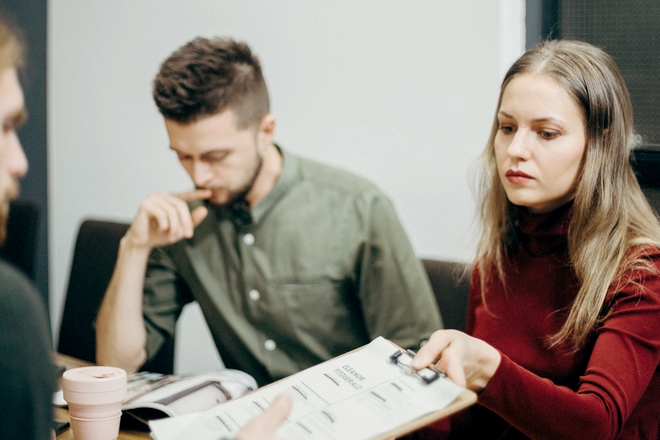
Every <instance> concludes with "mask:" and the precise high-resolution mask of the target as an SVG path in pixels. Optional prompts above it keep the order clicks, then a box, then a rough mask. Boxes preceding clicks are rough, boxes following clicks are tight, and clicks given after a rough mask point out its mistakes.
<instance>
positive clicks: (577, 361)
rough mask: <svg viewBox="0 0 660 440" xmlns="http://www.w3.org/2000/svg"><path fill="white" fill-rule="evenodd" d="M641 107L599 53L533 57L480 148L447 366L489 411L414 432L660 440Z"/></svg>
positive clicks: (659, 336)
mask: <svg viewBox="0 0 660 440" xmlns="http://www.w3.org/2000/svg"><path fill="white" fill-rule="evenodd" d="M632 147H633V125H632V108H631V104H630V98H629V95H628V91H627V89H626V86H625V83H624V80H623V78H622V77H621V74H620V73H619V70H618V68H617V67H616V65H615V63H614V61H613V60H612V59H611V58H610V57H609V56H608V55H607V54H605V53H604V52H603V51H602V50H600V49H598V48H596V47H594V46H591V45H589V44H587V43H580V42H571V41H549V42H545V43H541V44H540V45H538V46H537V47H535V48H533V49H531V50H530V51H528V52H527V53H526V54H525V55H523V56H522V57H521V58H520V59H519V60H518V61H516V63H515V64H514V65H513V66H512V67H511V69H509V71H508V73H507V75H506V76H505V79H504V82H503V84H502V88H501V92H500V98H499V102H498V107H497V115H496V119H495V123H494V126H493V131H492V133H491V137H490V140H489V143H488V146H487V148H486V150H485V152H484V156H483V158H484V171H485V172H484V175H483V176H482V177H483V181H482V186H481V188H482V205H481V211H480V218H481V221H482V232H481V237H480V242H479V246H478V249H477V258H476V262H475V265H474V269H473V273H472V277H471V287H470V298H469V306H468V316H467V329H466V333H467V334H466V333H461V332H458V331H453V330H441V331H438V332H436V333H435V334H434V335H433V336H432V337H431V339H430V340H429V342H428V343H427V344H426V345H425V346H424V347H423V348H422V349H420V351H419V353H418V354H417V356H416V357H415V360H414V364H413V365H415V366H416V367H417V368H421V367H423V366H426V365H428V364H429V363H431V362H433V360H434V359H436V358H439V362H438V365H439V367H440V368H442V369H444V370H445V371H447V373H448V375H449V377H450V378H452V379H453V380H455V381H456V382H458V383H460V384H464V385H466V386H467V387H468V388H469V389H472V390H474V391H476V392H477V393H478V395H479V398H478V403H477V405H475V406H473V407H472V408H469V409H468V410H466V411H464V412H462V413H460V414H458V415H456V416H454V417H452V418H450V419H447V420H443V421H440V422H438V423H436V424H435V425H431V426H429V427H426V428H425V429H423V430H421V431H418V432H417V433H415V434H413V436H412V437H414V438H493V439H514V438H515V439H518V438H534V439H546V438H547V439H570V438H578V439H601V438H602V439H659V438H660V368H659V365H660V224H659V223H658V220H657V219H656V217H655V216H654V214H653V212H652V210H651V208H650V206H649V205H648V203H647V201H646V199H645V197H644V195H643V194H642V191H641V189H640V187H639V185H638V183H637V180H636V178H635V175H634V173H633V171H632V168H631V166H630V164H629V156H630V152H631V149H632Z"/></svg>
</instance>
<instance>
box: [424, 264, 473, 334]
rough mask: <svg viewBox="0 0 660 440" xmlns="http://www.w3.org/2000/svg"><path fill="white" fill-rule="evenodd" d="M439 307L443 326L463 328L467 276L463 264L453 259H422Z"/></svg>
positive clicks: (465, 311) (467, 286)
mask: <svg viewBox="0 0 660 440" xmlns="http://www.w3.org/2000/svg"><path fill="white" fill-rule="evenodd" d="M422 264H423V265H424V269H425V270H426V274H427V275H428V277H429V281H430V282H431V287H432V288H433V293H434V295H435V300H436V301H437V303H438V308H440V315H442V322H443V324H444V326H445V328H452V329H456V330H461V331H462V330H465V317H466V314H467V299H468V288H469V284H470V282H469V276H468V275H467V274H466V273H465V265H464V264H462V263H456V262H453V261H440V260H431V259H422Z"/></svg>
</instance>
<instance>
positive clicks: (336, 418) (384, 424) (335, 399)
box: [149, 338, 476, 440]
mask: <svg viewBox="0 0 660 440" xmlns="http://www.w3.org/2000/svg"><path fill="white" fill-rule="evenodd" d="M396 350H397V347H396V346H394V345H393V344H392V343H391V342H389V341H387V340H386V339H384V338H377V339H375V340H374V341H372V342H371V343H370V344H368V345H367V346H365V347H364V348H362V349H360V350H356V351H353V352H350V353H348V354H346V355H343V356H340V357H337V358H334V359H331V360H329V361H326V362H324V363H322V364H319V365H316V366H314V367H311V368H308V369H306V370H304V371H301V372H300V373H297V374H294V375H292V376H289V377H288V378H285V379H282V380H280V381H278V382H276V383H274V384H272V385H269V386H266V387H263V388H261V389H259V390H257V391H255V392H252V393H249V394H248V395H246V396H243V397H241V398H239V399H236V400H232V401H231V402H227V403H225V404H223V405H219V406H217V407H214V408H213V409H210V410H208V411H206V412H203V413H201V414H197V415H196V416H191V417H186V418H178V417H175V418H172V419H169V420H163V421H153V422H151V423H150V424H149V426H150V427H151V431H152V434H151V435H152V437H153V438H154V439H156V440H179V439H189V438H194V439H196V440H206V439H208V440H217V439H218V438H222V437H223V436H228V437H231V436H233V435H235V434H236V432H238V430H239V429H240V428H241V427H242V426H243V425H244V424H245V423H246V422H247V421H248V420H250V419H251V418H252V417H254V416H256V415H258V414H260V413H261V412H262V411H263V410H265V409H266V408H267V407H268V406H269V405H270V402H272V401H273V399H274V398H275V397H276V396H277V395H278V394H280V393H283V392H286V393H289V394H290V395H291V397H292V399H293V402H294V404H293V409H292V411H291V414H290V416H289V418H288V419H287V421H285V422H284V423H283V425H282V426H281V427H280V429H279V430H278V432H277V435H278V436H279V437H282V438H288V439H325V440H332V439H338V440H339V439H347V438H351V439H373V438H379V437H380V436H383V435H385V434H387V433H390V432H397V429H401V427H406V426H412V424H414V423H416V422H418V421H419V420H420V419H422V418H424V417H426V416H428V415H429V414H432V413H433V414H441V413H442V411H443V410H445V409H446V408H447V407H448V406H449V405H450V404H452V402H454V401H455V400H459V399H457V398H458V397H459V396H463V395H466V394H470V396H469V397H468V398H467V399H466V400H465V405H464V406H466V405H468V404H471V403H473V402H474V401H475V400H476V397H475V396H474V395H473V394H474V393H471V392H469V391H467V390H466V389H465V388H463V387H460V386H458V385H456V384H455V383H454V382H452V381H450V380H448V379H446V378H445V377H438V378H437V379H434V380H425V379H424V377H422V376H421V375H419V374H417V373H415V372H413V371H412V369H410V368H409V367H406V365H401V364H398V363H396V362H392V360H391V356H392V354H393V352H396ZM464 406H461V408H462V407H464ZM438 417H440V416H438ZM427 423H428V422H427ZM420 426H421V425H420Z"/></svg>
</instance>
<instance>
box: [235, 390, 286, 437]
mask: <svg viewBox="0 0 660 440" xmlns="http://www.w3.org/2000/svg"><path fill="white" fill-rule="evenodd" d="M292 405H293V401H292V400H291V396H290V395H289V394H287V393H282V394H280V395H279V396H277V397H276V398H275V400H273V403H272V404H271V405H270V407H268V409H267V410H266V411H264V412H263V413H261V414H259V415H258V416H256V417H255V418H253V419H252V420H250V421H249V422H248V423H247V424H246V425H245V426H244V427H243V429H241V430H240V432H239V433H238V435H237V436H236V439H237V440H257V439H260V440H265V439H269V440H271V439H272V440H275V439H276V437H275V431H277V428H278V427H279V426H280V424H282V422H283V421H284V420H286V418H287V417H288V416H289V413H290V412H291V407H292Z"/></svg>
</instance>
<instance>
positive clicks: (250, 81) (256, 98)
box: [153, 37, 270, 129]
mask: <svg viewBox="0 0 660 440" xmlns="http://www.w3.org/2000/svg"><path fill="white" fill-rule="evenodd" d="M153 97H154V101H156V106H158V110H159V111H160V113H161V114H162V115H163V117H165V118H166V119H170V120H173V121H176V122H179V123H182V124H187V123H189V122H194V121H196V120H198V119H200V118H204V117H207V116H212V115H214V114H217V113H220V112H222V111H224V110H227V109H232V110H233V111H234V112H235V114H236V120H237V125H238V128H240V129H244V128H247V127H249V126H252V125H254V124H258V123H259V122H261V120H262V119H263V117H264V116H266V115H267V114H268V113H269V111H270V110H269V107H270V105H269V100H268V89H267V88H266V82H265V81H264V77H263V74H262V73H261V65H260V63H259V59H258V58H257V57H256V56H255V55H253V54H252V51H251V50H250V48H249V47H248V45H247V44H245V43H242V42H237V41H234V40H232V39H229V38H213V39H207V38H201V37H198V38H195V39H194V40H192V41H190V42H189V43H187V44H185V45H184V46H182V47H181V48H179V49H178V50H176V51H175V52H174V53H172V55H170V56H169V57H168V58H167V59H166V60H165V61H163V63H162V64H161V66H160V70H159V72H158V74H157V75H156V78H155V79H154V87H153Z"/></svg>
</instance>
